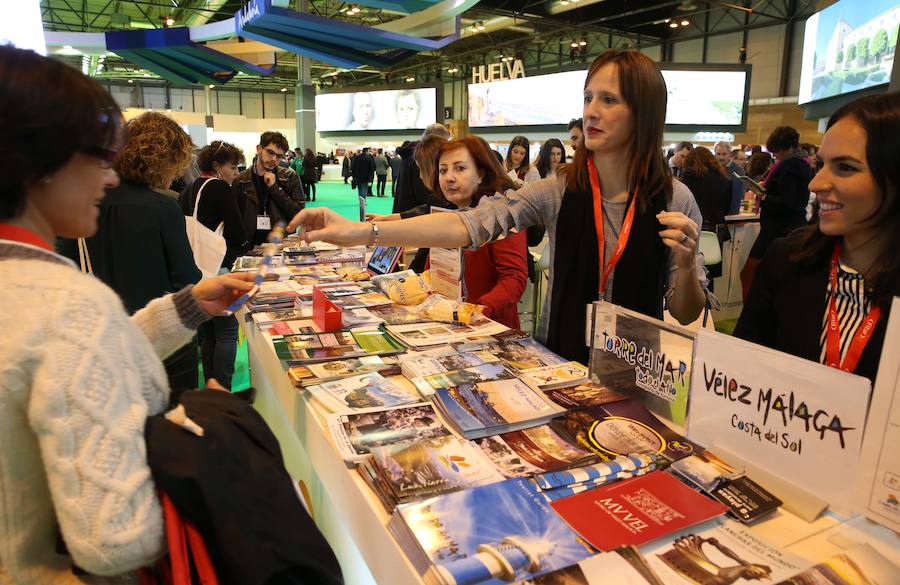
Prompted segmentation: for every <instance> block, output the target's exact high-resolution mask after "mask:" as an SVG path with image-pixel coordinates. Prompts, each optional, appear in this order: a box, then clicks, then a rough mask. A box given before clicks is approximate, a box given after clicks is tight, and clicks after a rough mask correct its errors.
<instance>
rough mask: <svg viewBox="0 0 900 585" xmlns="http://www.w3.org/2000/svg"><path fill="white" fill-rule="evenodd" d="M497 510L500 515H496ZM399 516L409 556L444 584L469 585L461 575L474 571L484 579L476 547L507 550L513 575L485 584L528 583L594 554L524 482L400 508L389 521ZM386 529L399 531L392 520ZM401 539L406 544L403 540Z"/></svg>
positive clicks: (485, 488)
mask: <svg viewBox="0 0 900 585" xmlns="http://www.w3.org/2000/svg"><path fill="white" fill-rule="evenodd" d="M497 510H504V512H505V513H503V514H498V513H497ZM398 517H399V519H401V520H402V525H403V526H401V529H402V530H405V531H408V534H409V535H410V538H411V539H412V540H414V543H416V546H417V550H415V551H412V550H411V551H409V552H410V553H411V554H413V555H415V556H416V560H417V561H425V562H430V563H432V564H433V565H434V567H433V568H432V569H431V570H432V571H433V572H435V573H437V574H443V575H445V576H444V577H443V579H442V580H443V581H444V582H466V583H473V582H475V581H473V580H471V579H465V576H471V575H472V571H473V570H478V569H481V571H482V573H481V574H482V575H484V568H483V565H482V563H481V559H482V558H483V557H480V556H479V555H478V552H479V547H485V546H489V547H493V548H494V549H495V550H496V549H501V550H502V549H506V551H504V552H506V553H507V554H504V558H507V560H508V562H509V565H510V567H509V568H511V569H512V570H513V571H514V573H513V574H508V575H504V576H503V577H504V578H503V579H499V578H493V579H492V578H490V577H489V576H490V574H491V573H490V571H487V574H486V576H488V578H487V579H485V580H483V581H478V582H479V583H484V584H486V585H501V584H503V583H510V582H514V581H515V582H518V581H521V580H522V579H529V578H533V577H535V576H537V575H541V574H544V573H548V572H550V571H554V570H556V569H561V568H563V567H568V566H570V565H573V564H575V563H577V562H579V561H581V560H583V559H585V558H587V557H589V556H591V555H592V554H594V552H593V550H592V549H591V548H590V547H589V546H588V545H587V544H585V543H584V542H583V541H582V540H581V539H579V538H578V536H577V535H576V534H575V533H574V532H573V531H572V530H571V529H570V528H569V527H568V526H566V524H565V522H563V521H562V520H560V518H559V516H557V515H556V514H555V513H554V512H553V510H551V509H550V507H549V506H548V505H547V503H546V502H545V501H544V499H543V497H541V496H540V495H539V494H537V493H535V491H534V488H533V487H532V486H531V485H530V484H529V483H528V481H527V480H524V479H510V480H507V481H504V482H502V483H495V484H492V485H488V486H482V487H478V488H474V489H469V490H465V491H461V492H455V493H452V494H447V495H444V496H439V497H436V498H431V499H428V500H425V501H423V502H417V503H414V504H409V505H405V506H401V507H399V508H398V509H397V513H396V514H395V517H394V518H395V519H397V518H398ZM391 528H392V529H396V528H398V527H397V523H396V522H394V521H392V523H391ZM398 531H399V530H398ZM398 536H400V535H398ZM400 539H401V542H404V541H407V540H409V539H407V538H404V536H400ZM416 553H418V554H416ZM419 564H420V565H422V563H421V562H420V563H419ZM424 566H427V565H424ZM495 566H496V563H495ZM448 577H449V578H448Z"/></svg>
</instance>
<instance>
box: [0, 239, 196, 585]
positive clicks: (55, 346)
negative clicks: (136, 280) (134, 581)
mask: <svg viewBox="0 0 900 585" xmlns="http://www.w3.org/2000/svg"><path fill="white" fill-rule="evenodd" d="M0 282H2V283H3V285H2V286H0V518H2V519H3V521H2V522H0V584H4V585H5V584H7V583H16V584H17V585H31V584H35V585H36V584H41V585H46V584H51V583H52V584H66V585H68V584H74V583H112V582H120V581H121V579H103V578H93V577H76V576H75V575H74V574H73V573H72V572H71V570H70V568H71V563H72V560H73V559H74V562H75V563H76V564H77V565H79V566H80V567H81V568H83V569H84V570H86V571H88V572H90V573H93V574H96V575H107V576H112V575H122V574H126V573H128V572H129V571H132V570H134V569H136V568H138V567H141V566H143V565H147V564H149V563H152V562H153V561H154V560H156V559H157V558H159V557H160V556H161V555H162V553H163V550H164V544H165V539H164V529H163V520H162V512H161V507H160V505H159V502H158V500H157V497H156V492H155V488H154V485H153V481H152V479H151V476H150V469H149V467H148V466H147V456H146V448H145V444H144V421H145V420H146V418H147V416H149V415H152V414H156V413H159V412H161V411H162V410H163V409H164V408H165V407H166V405H167V402H168V398H169V388H168V384H167V382H166V374H165V371H164V369H163V366H162V362H161V361H160V359H161V358H164V357H166V356H168V355H170V354H171V353H172V352H173V351H174V350H176V349H177V348H179V347H181V346H183V345H184V344H185V343H187V342H188V341H189V340H190V338H191V336H192V335H193V334H194V329H195V328H196V327H197V326H198V325H199V324H200V323H201V322H202V321H203V320H205V318H207V317H206V316H205V314H204V313H203V312H202V310H201V309H200V307H199V306H198V305H197V303H196V301H195V300H194V298H193V296H192V295H191V293H190V288H185V289H183V290H182V291H180V292H178V293H175V294H173V295H168V296H166V297H163V298H161V299H157V300H154V301H152V302H151V303H150V304H149V305H147V307H145V308H144V309H142V310H140V311H138V312H137V313H136V314H135V315H134V316H133V317H130V318H129V317H128V314H127V313H126V312H125V309H124V308H123V306H122V302H121V301H120V300H119V298H118V297H117V296H116V294H115V293H114V292H113V291H112V290H111V289H110V288H109V287H107V286H106V285H104V284H103V283H102V282H100V281H99V280H98V279H96V278H94V277H93V276H89V275H85V274H82V273H81V272H80V271H79V270H78V269H77V268H76V267H75V265H74V264H72V263H71V262H69V261H68V260H66V259H63V258H62V257H61V256H57V255H56V254H53V253H51V252H48V251H46V250H43V249H40V248H36V247H33V246H29V245H25V244H19V243H16V242H10V241H8V240H0ZM57 528H59V529H60V530H61V532H62V535H63V538H64V540H65V543H66V545H67V546H68V549H69V552H70V553H71V555H72V557H71V558H69V557H67V556H64V555H59V554H56V553H55V542H56V531H57Z"/></svg>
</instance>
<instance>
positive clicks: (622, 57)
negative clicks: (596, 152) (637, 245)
mask: <svg viewBox="0 0 900 585" xmlns="http://www.w3.org/2000/svg"><path fill="white" fill-rule="evenodd" d="M609 64H613V65H615V66H616V69H617V71H618V74H619V90H620V91H621V93H622V98H623V99H624V100H625V103H626V104H628V106H629V107H630V108H631V115H632V118H633V119H634V133H633V137H632V139H631V144H630V145H629V146H628V186H629V189H635V188H636V187H638V186H640V190H639V192H638V206H639V207H640V209H641V210H642V211H643V210H645V209H646V206H647V203H648V201H649V200H650V197H652V196H653V195H655V194H657V193H660V192H662V193H664V194H665V196H666V200H667V201H668V200H671V198H672V173H671V171H670V170H669V165H667V164H666V161H665V159H664V158H663V154H662V137H663V130H664V129H665V125H666V101H667V98H668V93H667V91H666V82H665V80H664V79H663V76H662V73H660V72H659V68H658V67H657V66H656V63H654V62H653V60H652V59H650V57H648V56H646V55H644V54H643V53H639V52H638V51H620V50H618V49H609V50H607V51H604V52H603V53H602V54H601V55H600V56H599V57H597V58H596V59H594V62H593V63H591V66H590V68H589V69H588V72H587V77H586V78H585V80H584V87H585V88H587V84H588V81H590V79H591V77H593V76H594V74H595V73H597V71H599V70H600V69H602V68H603V67H605V66H606V65H609ZM592 154H593V153H592V152H591V151H589V150H588V148H587V144H585V147H584V148H579V149H578V150H576V151H575V162H573V163H572V164H569V165H565V166H564V167H561V168H560V172H562V173H564V174H565V175H566V188H567V189H571V190H578V191H587V192H590V190H591V182H590V177H589V176H588V163H587V159H588V157H589V156H592Z"/></svg>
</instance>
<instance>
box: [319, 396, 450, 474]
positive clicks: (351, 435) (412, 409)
mask: <svg viewBox="0 0 900 585" xmlns="http://www.w3.org/2000/svg"><path fill="white" fill-rule="evenodd" d="M328 426H329V428H330V429H331V436H332V437H333V438H334V440H335V445H336V446H337V447H338V450H339V451H340V452H341V455H342V456H343V458H344V459H345V460H347V461H358V460H359V459H361V458H363V457H365V456H367V455H368V454H369V450H370V449H372V448H374V447H384V446H385V445H394V444H397V443H405V442H409V441H418V440H421V439H431V438H435V437H440V436H445V435H446V436H449V435H450V431H449V430H448V429H447V427H445V426H444V424H443V423H442V422H441V419H440V418H438V416H437V414H436V413H435V412H434V407H433V406H431V405H430V404H422V405H418V406H402V407H399V408H393V409H390V410H382V411H378V412H368V413H362V414H344V415H338V414H334V415H329V416H328Z"/></svg>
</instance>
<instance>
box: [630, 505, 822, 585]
mask: <svg viewBox="0 0 900 585" xmlns="http://www.w3.org/2000/svg"><path fill="white" fill-rule="evenodd" d="M642 551H643V554H644V557H645V558H646V559H647V562H648V563H649V564H650V567H651V568H652V569H653V570H654V571H655V572H656V574H657V575H659V577H660V579H662V581H663V582H664V583H667V584H669V583H670V584H672V585H707V584H708V583H715V582H716V581H717V580H719V582H722V581H721V580H722V579H723V578H724V579H727V582H728V583H730V584H733V585H771V584H773V583H780V582H781V581H783V580H785V579H788V578H790V577H791V576H793V575H796V574H797V573H799V572H800V571H803V570H804V569H806V568H807V567H809V566H810V564H811V563H810V562H809V561H807V560H806V559H804V558H802V557H798V556H797V555H793V554H791V553H789V552H787V551H785V550H784V548H783V547H777V546H775V545H773V544H771V543H769V542H766V541H765V540H763V539H761V538H758V537H757V536H755V535H754V534H753V532H751V531H750V530H748V529H747V528H746V527H744V526H742V525H741V524H739V523H737V522H735V521H733V520H728V519H725V518H719V519H717V520H714V521H713V522H707V523H705V524H702V525H700V526H695V527H694V528H693V529H690V530H683V531H681V532H679V533H678V534H676V535H672V536H670V537H668V538H665V539H662V540H660V541H658V542H655V543H653V544H652V545H649V546H647V547H644V548H643V549H642ZM826 583H827V581H826Z"/></svg>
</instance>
